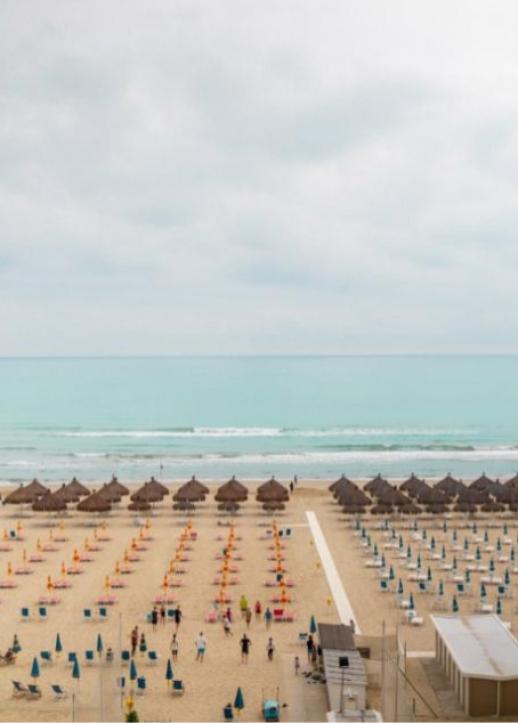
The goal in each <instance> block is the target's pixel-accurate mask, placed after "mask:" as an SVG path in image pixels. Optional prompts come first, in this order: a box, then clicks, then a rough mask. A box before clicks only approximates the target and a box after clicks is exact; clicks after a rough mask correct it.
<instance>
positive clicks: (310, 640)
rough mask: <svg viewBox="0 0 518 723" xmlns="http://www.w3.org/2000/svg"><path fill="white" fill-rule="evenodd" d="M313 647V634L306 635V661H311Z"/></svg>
mask: <svg viewBox="0 0 518 723" xmlns="http://www.w3.org/2000/svg"><path fill="white" fill-rule="evenodd" d="M314 647H315V643H314V642H313V636H312V635H308V639H307V640H306V648H307V650H308V663H311V659H312V657H313V649H314Z"/></svg>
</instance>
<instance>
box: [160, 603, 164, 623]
mask: <svg viewBox="0 0 518 723" xmlns="http://www.w3.org/2000/svg"><path fill="white" fill-rule="evenodd" d="M160 624H161V625H165V606H164V604H163V603H162V606H161V608H160Z"/></svg>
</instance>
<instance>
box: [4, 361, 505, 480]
mask: <svg viewBox="0 0 518 723" xmlns="http://www.w3.org/2000/svg"><path fill="white" fill-rule="evenodd" d="M517 380H518V357H514V356H483V357H482V356H479V357H475V356H472V357H470V356H459V357H449V356H438V357H431V356H426V357H416V356H409V357H405V356H392V357H369V356H366V357H361V356H359V357H232V358H228V357H211V358H207V357H193V358H189V357H173V358H102V359H99V358H89V359H85V358H70V359H0V479H2V480H10V481H18V480H28V479H30V478H32V477H33V476H38V477H39V478H40V479H42V480H47V481H59V480H68V479H70V477H71V476H72V475H74V474H75V475H76V476H77V477H78V478H79V479H82V480H95V481H99V480H105V479H108V477H109V476H110V475H111V474H112V473H113V472H116V473H117V474H118V475H119V477H120V479H121V480H125V479H126V480H144V479H146V478H148V477H149V476H150V475H151V474H154V475H155V476H157V477H159V478H161V479H165V480H183V479H186V478H187V477H188V476H190V475H191V474H196V475H198V476H199V477H200V478H202V479H203V478H205V479H213V478H216V479H222V478H228V477H229V476H231V475H233V474H235V475H237V476H238V477H241V478H245V479H246V478H261V479H262V478H266V477H267V476H269V475H271V474H275V475H276V476H278V477H279V478H281V479H288V478H290V477H292V476H293V475H294V474H298V476H299V478H301V479H303V478H307V477H311V478H317V477H318V478H322V479H334V478H336V477H337V476H339V475H340V474H341V473H342V472H345V473H346V474H347V475H349V476H351V477H353V478H354V477H356V476H361V477H365V476H369V475H373V474H375V473H377V472H378V471H381V472H382V473H384V474H386V475H387V476H394V477H401V476H405V475H408V474H409V473H410V472H412V471H414V472H416V473H418V474H421V475H424V476H428V477H430V476H437V475H441V474H443V473H445V472H448V471H451V472H453V473H455V474H457V475H458V476H460V477H462V478H464V479H468V478H470V477H472V476H475V475H478V474H479V473H481V472H482V471H486V472H487V473H488V474H492V475H496V476H500V477H505V476H506V475H511V474H514V472H515V471H516V470H517V469H518V384H517Z"/></svg>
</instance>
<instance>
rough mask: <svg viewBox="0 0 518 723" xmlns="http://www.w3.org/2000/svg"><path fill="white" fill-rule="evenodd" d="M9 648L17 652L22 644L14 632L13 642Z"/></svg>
mask: <svg viewBox="0 0 518 723" xmlns="http://www.w3.org/2000/svg"><path fill="white" fill-rule="evenodd" d="M11 648H12V649H13V653H19V652H20V651H21V649H22V646H21V645H20V641H19V640H18V636H17V635H16V633H15V634H14V637H13V644H12V645H11Z"/></svg>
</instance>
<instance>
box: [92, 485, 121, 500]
mask: <svg viewBox="0 0 518 723" xmlns="http://www.w3.org/2000/svg"><path fill="white" fill-rule="evenodd" d="M93 494H95V495H99V496H100V497H102V498H103V499H105V500H107V501H108V502H109V503H110V504H111V505H115V504H117V502H120V501H121V495H120V492H119V490H118V489H117V487H115V486H112V485H110V484H104V485H103V486H102V487H101V489H100V490H97V491H96V492H93ZM85 499H88V498H87V497H86V498H85Z"/></svg>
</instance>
